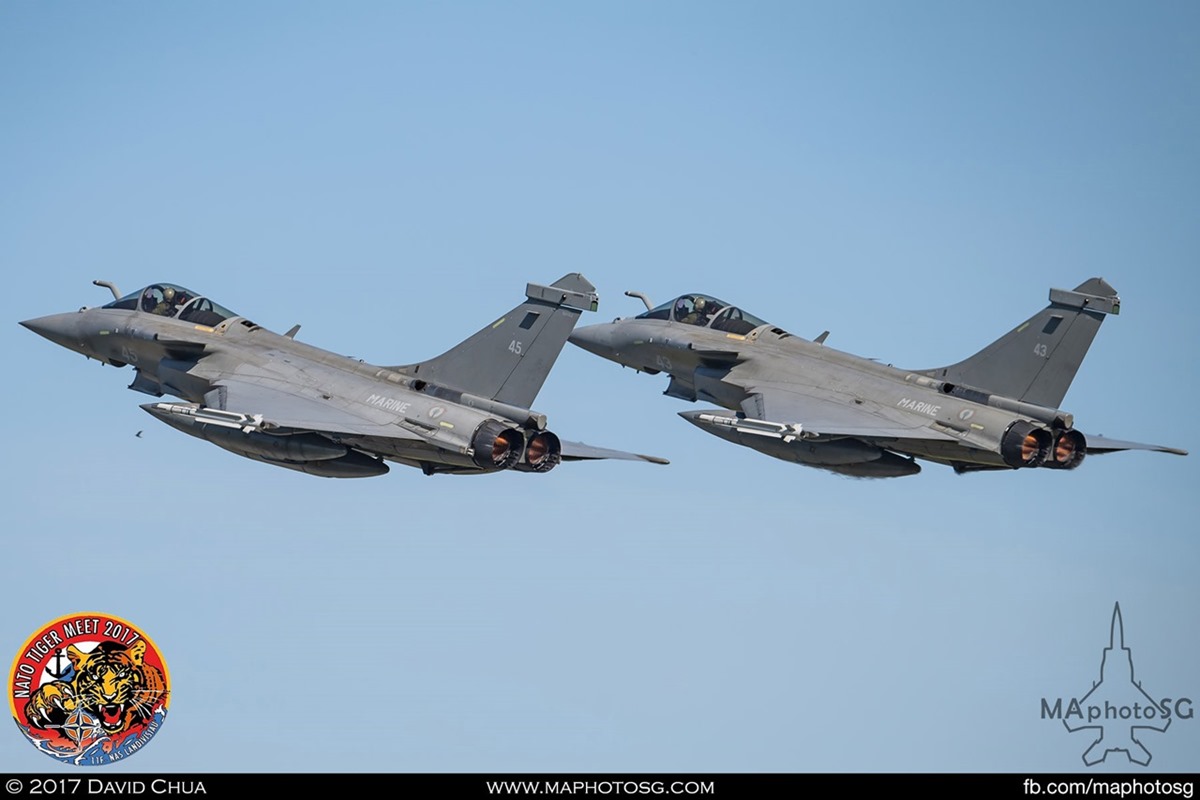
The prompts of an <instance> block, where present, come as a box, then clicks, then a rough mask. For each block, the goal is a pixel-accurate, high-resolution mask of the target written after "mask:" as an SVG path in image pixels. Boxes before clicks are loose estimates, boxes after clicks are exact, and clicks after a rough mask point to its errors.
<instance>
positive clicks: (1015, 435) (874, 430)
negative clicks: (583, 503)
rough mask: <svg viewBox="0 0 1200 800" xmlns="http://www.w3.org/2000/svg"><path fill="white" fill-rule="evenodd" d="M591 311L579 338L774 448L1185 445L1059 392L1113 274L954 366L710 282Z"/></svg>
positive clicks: (907, 471) (1022, 449) (815, 456)
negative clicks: (911, 365) (772, 317)
mask: <svg viewBox="0 0 1200 800" xmlns="http://www.w3.org/2000/svg"><path fill="white" fill-rule="evenodd" d="M626 294H627V295H629V296H631V297H638V298H640V299H641V300H642V302H643V303H645V305H646V309H647V310H646V312H645V313H643V314H639V315H638V316H636V317H633V318H630V319H620V318H618V319H617V320H616V321H614V322H612V323H609V324H602V325H590V326H587V327H584V328H580V329H578V330H576V331H575V332H574V333H572V334H571V337H570V341H571V342H572V343H573V344H576V345H578V346H579V347H582V348H583V349H585V350H588V351H590V352H592V353H595V354H596V355H599V356H602V357H604V358H606V359H609V360H610V361H615V362H617V363H618V364H621V365H623V366H627V367H632V368H634V369H636V370H638V371H640V372H647V373H650V374H652V375H653V374H657V373H660V372H665V373H667V374H668V375H669V376H670V383H668V385H667V389H666V391H665V392H664V394H666V395H668V396H670V397H676V398H679V399H682V400H690V401H696V400H702V401H706V402H709V403H715V404H716V405H718V406H720V408H717V409H708V410H700V411H685V412H682V413H681V414H680V416H682V417H683V418H684V419H686V420H688V421H689V422H691V423H693V424H694V425H696V426H698V427H700V428H701V429H703V430H705V431H708V432H709V433H712V434H714V435H716V436H719V437H721V438H722V439H726V440H728V441H730V442H734V443H736V444H740V445H744V446H746V447H751V448H753V449H755V450H758V451H760V452H763V453H766V454H767V455H770V456H774V457H776V458H780V459H783V460H785V461H794V462H796V463H798V464H803V465H805V466H810V467H818V468H821V469H825V470H829V471H831V472H836V473H841V474H843V475H850V476H853V477H859V478H891V477H899V476H904V475H914V474H916V473H918V472H920V470H921V468H920V465H919V464H918V463H917V461H918V459H923V460H926V461H932V462H937V463H941V464H946V465H949V466H951V467H953V468H954V470H955V471H956V472H958V473H964V472H972V471H976V470H1008V469H1024V468H1031V467H1043V468H1050V469H1063V470H1069V469H1074V468H1076V467H1078V466H1079V465H1080V463H1081V462H1082V461H1083V459H1084V456H1086V455H1087V454H1089V453H1091V454H1097V453H1109V452H1113V451H1116V450H1154V451H1158V452H1163V453H1174V454H1177V455H1186V454H1187V453H1186V451H1184V450H1179V449H1177V448H1174V447H1162V446H1159V445H1151V444H1141V443H1138V442H1126V441H1119V440H1115V439H1108V438H1105V437H1102V436H1090V435H1085V434H1084V433H1082V432H1080V431H1079V430H1076V428H1075V421H1074V417H1073V416H1072V415H1071V414H1070V413H1068V412H1066V411H1063V410H1062V409H1061V408H1060V407H1059V406H1060V404H1061V403H1062V399H1063V397H1064V395H1065V394H1066V392H1067V388H1068V387H1069V386H1070V384H1071V381H1072V380H1073V379H1074V377H1075V373H1076V371H1077V370H1078V369H1079V365H1080V364H1081V363H1082V361H1083V357H1084V355H1085V354H1086V353H1087V350H1088V347H1090V346H1091V343H1092V339H1093V338H1094V337H1095V335H1096V332H1097V331H1098V330H1099V328H1100V324H1101V323H1102V322H1103V321H1104V318H1105V317H1106V316H1107V315H1109V314H1117V313H1119V312H1120V307H1121V306H1120V299H1119V298H1118V297H1117V293H1116V291H1114V290H1113V288H1112V287H1111V286H1109V285H1108V283H1106V282H1105V281H1104V280H1103V279H1102V278H1092V279H1090V280H1088V281H1085V282H1083V283H1082V284H1080V285H1079V286H1077V287H1075V288H1074V289H1073V290H1070V291H1067V290H1064V289H1051V290H1050V305H1049V306H1048V307H1046V308H1045V309H1044V310H1042V311H1040V312H1038V313H1037V314H1035V315H1033V316H1032V317H1030V318H1029V319H1028V320H1026V321H1025V322H1023V323H1021V324H1020V325H1018V326H1017V327H1016V328H1014V329H1013V330H1011V331H1009V332H1008V333H1006V334H1005V335H1004V336H1002V337H1000V338H999V339H997V340H996V341H995V342H993V343H992V344H990V345H988V346H987V347H985V348H984V349H983V350H981V351H979V352H978V353H976V354H975V355H973V356H971V357H970V358H968V359H966V360H965V361H960V362H958V363H957V364H952V365H950V366H947V367H937V368H934V369H913V370H906V369H897V368H895V367H892V366H890V365H885V364H881V363H878V362H877V361H874V360H872V359H867V358H860V357H858V356H855V355H851V354H849V353H844V352H840V351H838V350H835V349H833V348H831V347H826V346H825V338H826V337H827V336H828V331H826V332H825V333H822V334H821V335H820V336H818V337H817V338H816V339H813V340H811V341H809V340H806V339H803V338H801V337H799V336H793V335H792V334H790V333H788V332H787V331H785V330H783V329H782V328H779V327H776V326H774V325H771V324H769V323H767V322H765V321H763V320H761V319H759V318H758V317H755V316H754V315H752V314H750V313H747V312H745V311H743V310H742V309H740V308H738V307H736V306H731V305H729V304H728V303H726V302H724V301H722V300H718V299H716V298H714V297H711V296H709V295H703V294H687V295H683V296H681V297H678V298H676V299H674V300H672V301H671V302H669V303H665V304H663V305H661V306H658V307H652V306H651V303H650V300H649V299H648V298H647V297H646V296H645V295H644V294H641V293H639V292H626Z"/></svg>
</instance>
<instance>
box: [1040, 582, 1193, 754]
mask: <svg viewBox="0 0 1200 800" xmlns="http://www.w3.org/2000/svg"><path fill="white" fill-rule="evenodd" d="M1078 705H1079V706H1082V707H1083V708H1085V709H1087V717H1084V716H1083V714H1079V715H1078V716H1079V717H1080V719H1081V720H1082V719H1087V720H1088V722H1089V724H1082V725H1077V726H1076V727H1071V722H1070V721H1069V720H1070V717H1071V716H1072V715H1071V714H1070V713H1068V714H1067V715H1066V716H1064V718H1063V725H1064V726H1065V727H1066V729H1067V730H1068V731H1070V732H1071V733H1076V732H1078V731H1083V730H1091V731H1095V733H1096V739H1095V741H1093V742H1092V744H1091V746H1090V747H1088V749H1087V750H1085V751H1084V753H1083V763H1084V764H1087V765H1088V766H1089V767H1091V766H1095V765H1096V764H1099V763H1101V762H1103V761H1104V759H1106V758H1108V754H1109V753H1112V752H1119V751H1123V752H1124V753H1125V755H1126V756H1127V757H1128V758H1129V760H1130V761H1132V762H1133V763H1135V764H1141V765H1142V766H1143V767H1144V766H1147V765H1149V763H1150V758H1151V756H1150V751H1149V750H1147V749H1146V747H1145V745H1143V744H1142V742H1141V740H1140V739H1139V738H1138V733H1139V731H1142V730H1152V731H1158V732H1159V733H1162V732H1164V731H1166V729H1167V728H1169V727H1170V726H1171V718H1170V716H1169V712H1167V713H1163V710H1162V708H1160V706H1159V705H1158V704H1157V703H1155V702H1154V699H1153V698H1151V697H1150V695H1148V694H1147V693H1146V691H1145V690H1144V689H1142V684H1141V682H1140V681H1138V680H1137V679H1136V678H1135V677H1134V674H1133V654H1132V653H1131V652H1130V651H1129V648H1128V647H1126V646H1125V623H1124V622H1123V620H1122V619H1121V604H1120V603H1117V604H1115V605H1114V606H1113V616H1112V627H1111V628H1110V630H1109V637H1108V647H1106V648H1104V653H1103V655H1102V656H1101V658H1100V680H1098V681H1096V682H1094V683H1093V684H1092V689H1091V691H1089V692H1088V693H1087V694H1086V695H1084V696H1083V697H1082V698H1080V699H1079V701H1078ZM1097 719H1100V720H1103V721H1104V723H1105V724H1102V725H1094V724H1090V723H1091V722H1093V721H1095V720H1097Z"/></svg>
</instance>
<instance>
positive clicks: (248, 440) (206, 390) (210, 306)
mask: <svg viewBox="0 0 1200 800" xmlns="http://www.w3.org/2000/svg"><path fill="white" fill-rule="evenodd" d="M94 283H95V284H96V285H97V286H104V287H107V288H108V289H109V290H110V291H111V292H112V295H113V298H114V299H113V301H112V302H111V303H108V304H107V305H105V306H102V307H98V308H82V309H80V310H79V311H77V312H70V313H65V314H53V315H50V316H46V317H39V318H37V319H30V320H26V321H25V322H22V323H21V324H22V325H24V326H25V327H26V328H29V329H30V330H32V331H33V332H35V333H37V334H39V335H41V336H44V337H45V338H47V339H49V340H50V341H52V342H54V343H55V344H59V345H62V346H63V347H66V348H68V349H70V350H74V351H76V352H79V353H82V354H84V355H85V356H87V357H88V358H93V359H96V360H98V361H101V362H104V363H106V364H112V365H113V366H116V367H124V366H132V367H133V369H134V380H133V383H131V384H130V386H129V388H130V389H134V390H136V391H138V392H142V393H145V394H148V395H151V396H153V397H164V396H168V397H171V398H178V400H165V401H160V402H153V403H149V404H146V405H143V406H142V408H144V409H145V410H146V411H148V412H149V413H150V414H151V415H152V416H154V417H155V418H157V419H159V420H162V421H163V422H165V423H167V424H168V425H170V426H171V427H173V428H176V429H177V430H180V431H183V432H184V433H186V434H189V435H191V436H195V437H197V438H200V439H204V440H206V441H208V442H211V443H212V444H215V445H217V446H218V447H222V448H224V449H226V450H229V451H230V452H233V453H236V454H238V455H239V456H245V457H246V458H249V459H253V460H255V461H261V462H263V463H265V464H271V465H273V466H277V467H286V468H288V469H292V470H297V471H299V472H304V473H307V474H309V475H319V476H322V477H327V478H361V477H371V476H374V475H382V474H384V473H386V472H388V470H389V468H388V466H387V463H385V462H389V461H390V462H395V463H398V464H404V465H407V466H412V467H418V468H420V469H421V470H422V471H423V472H424V473H425V474H426V475H433V474H440V473H451V474H478V473H488V472H497V471H500V470H505V469H513V470H516V471H518V472H532V473H545V472H549V471H550V470H551V469H553V468H554V467H555V466H556V465H557V464H559V463H560V462H561V461H576V460H588V459H603V458H617V459H629V460H641V461H649V462H652V463H656V464H665V463H667V462H666V460H665V459H661V458H658V457H655V456H645V455H639V454H636V453H626V452H623V451H620V450H609V449H605V448H598V447H590V446H588V445H585V444H581V443H579V442H569V441H562V440H560V439H559V437H558V436H556V435H555V434H554V433H552V432H551V431H550V430H549V429H547V427H546V424H547V420H546V415H545V414H542V413H539V412H537V411H533V410H531V406H532V404H533V401H534V398H535V397H536V396H537V393H538V391H539V390H540V389H541V388H542V384H543V383H544V382H545V380H546V376H547V375H548V374H549V372H550V368H551V367H552V366H553V364H554V362H555V360H556V359H557V358H558V355H559V353H560V352H561V351H562V347H563V345H564V344H565V343H566V340H567V336H568V335H569V334H570V333H571V330H572V329H573V328H574V327H575V323H576V322H577V321H578V319H579V316H580V314H581V312H582V311H584V310H591V311H595V310H596V307H597V304H598V298H597V296H596V293H595V288H596V287H594V286H593V285H592V284H591V283H589V282H588V281H587V279H586V278H584V277H583V276H582V275H579V274H577V273H572V274H568V275H565V276H563V277H562V278H561V279H559V280H558V281H555V282H554V283H553V284H551V285H549V286H541V285H538V284H533V283H530V284H528V285H527V286H526V287H525V298H526V299H525V301H524V302H522V303H521V304H520V305H518V306H517V307H516V308H514V309H512V310H511V311H509V312H508V313H506V314H504V315H502V316H500V317H499V318H498V319H496V320H495V321H493V322H490V323H489V324H488V325H486V326H485V327H484V328H483V329H482V330H480V331H479V332H478V333H476V334H475V335H473V336H471V337H470V338H469V339H466V340H465V341H463V342H462V343H461V344H459V345H457V346H456V347H454V348H452V349H451V350H449V351H447V352H446V353H444V354H442V355H440V356H438V357H437V358H434V359H431V360H429V361H423V362H420V363H415V364H407V365H402V366H375V365H373V364H368V363H365V362H363V361H361V360H359V359H356V358H351V357H348V356H343V355H338V354H336V353H331V352H329V351H327V350H322V349H320V348H317V347H313V346H312V345H308V344H304V343H303V342H300V341H297V340H296V338H295V337H296V333H297V331H298V330H299V327H300V326H298V325H297V326H295V327H293V328H292V329H291V330H289V331H288V332H287V333H284V334H278V333H273V332H271V331H269V330H267V329H266V328H263V327H261V326H259V325H256V324H255V323H254V322H252V321H251V320H249V319H247V318H246V317H243V316H241V315H239V314H235V313H234V312H232V311H230V310H229V309H227V308H225V307H224V306H222V305H219V304H218V303H216V302H214V301H212V300H210V299H209V298H207V297H203V296H201V295H199V294H197V293H196V292H193V291H192V290H190V289H186V288H184V287H183V286H179V285H177V284H172V283H156V284H152V285H150V286H147V287H146V288H145V289H142V290H139V291H137V292H134V293H132V294H128V295H124V296H122V295H121V293H120V292H119V291H118V290H117V288H116V286H114V285H113V284H112V283H110V282H107V281H94ZM179 401H182V402H179Z"/></svg>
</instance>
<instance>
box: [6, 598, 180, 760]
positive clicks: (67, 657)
mask: <svg viewBox="0 0 1200 800" xmlns="http://www.w3.org/2000/svg"><path fill="white" fill-rule="evenodd" d="M168 687H169V679H168V677H167V662H166V661H165V660H164V659H163V657H162V653H160V652H159V650H158V648H157V647H155V645H154V642H152V641H150V638H149V637H148V636H146V634H145V633H144V632H143V631H141V630H140V629H139V628H137V627H136V626H134V625H132V624H131V623H129V622H126V621H125V620H123V619H118V618H117V617H113V616H109V615H107V614H97V613H83V614H72V615H70V616H67V617H60V618H58V619H56V620H54V621H53V622H51V623H49V624H47V625H45V626H43V627H42V628H40V629H39V630H38V631H36V632H35V633H34V634H33V635H32V636H30V637H29V639H28V640H27V641H26V642H25V644H24V645H23V646H22V647H21V649H20V650H19V651H18V652H17V657H16V658H15V659H14V660H13V665H12V670H11V672H10V673H9V681H8V691H9V694H8V700H9V707H10V709H11V710H12V715H13V719H14V720H15V721H16V723H17V727H18V728H19V729H20V730H21V733H22V734H23V735H24V736H25V738H26V739H27V740H28V741H29V743H30V744H32V745H33V746H34V747H36V748H37V749H38V750H40V751H41V752H43V753H45V754H46V755H48V756H51V757H52V758H54V759H56V760H58V761H61V762H63V763H65V764H76V765H79V766H102V765H104V764H111V763H112V762H114V761H118V760H120V759H123V758H127V757H129V756H130V755H132V754H134V753H136V752H137V751H138V750H140V749H141V748H143V747H145V746H146V743H147V742H149V741H150V739H151V738H153V736H154V735H155V734H156V733H158V732H159V730H161V729H162V725H163V721H164V720H165V719H166V717H167V704H168V701H169V699H170V696H171V692H170V689H169V688H168Z"/></svg>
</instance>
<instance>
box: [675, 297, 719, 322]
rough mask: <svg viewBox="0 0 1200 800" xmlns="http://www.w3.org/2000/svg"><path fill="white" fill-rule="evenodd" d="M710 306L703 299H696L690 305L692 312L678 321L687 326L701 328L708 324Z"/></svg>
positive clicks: (711, 310)
mask: <svg viewBox="0 0 1200 800" xmlns="http://www.w3.org/2000/svg"><path fill="white" fill-rule="evenodd" d="M711 306H712V304H710V303H709V302H708V300H707V299H705V298H703V297H697V298H696V299H695V301H694V302H693V303H692V310H691V311H690V312H689V313H688V314H687V315H685V316H684V317H683V319H681V320H680V322H686V323H687V324H688V325H700V326H701V327H703V326H705V325H707V324H708V319H709V316H710V315H711V314H712V312H713V308H712V307H711Z"/></svg>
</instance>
